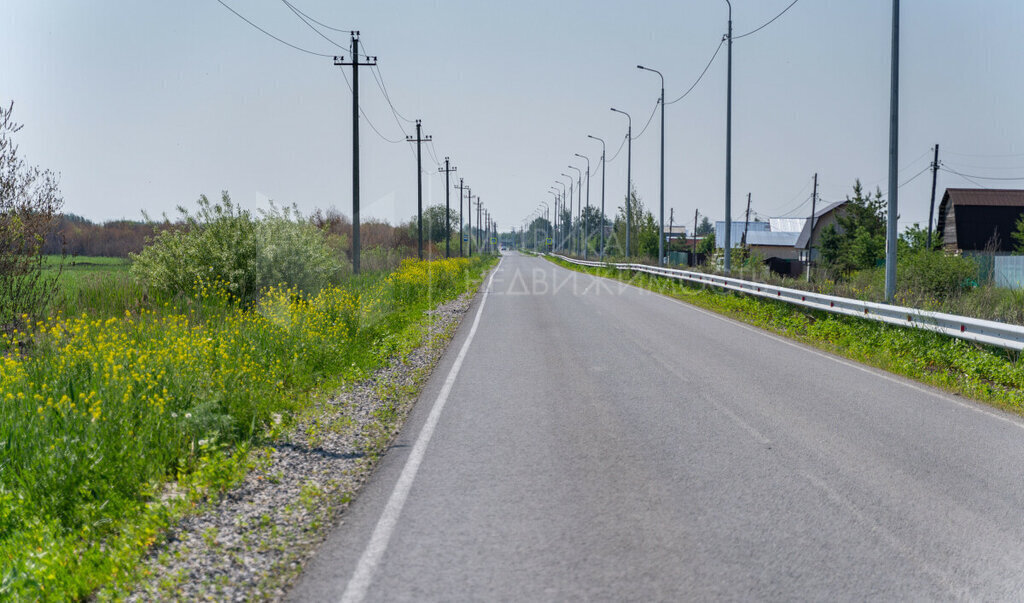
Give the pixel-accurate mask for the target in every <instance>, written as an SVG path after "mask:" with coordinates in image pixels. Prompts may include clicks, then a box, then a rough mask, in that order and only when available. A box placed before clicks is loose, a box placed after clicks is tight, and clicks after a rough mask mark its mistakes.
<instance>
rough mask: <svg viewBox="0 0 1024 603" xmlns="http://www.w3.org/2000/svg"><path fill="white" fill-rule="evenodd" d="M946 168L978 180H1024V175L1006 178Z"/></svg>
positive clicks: (959, 174) (964, 176) (958, 174)
mask: <svg viewBox="0 0 1024 603" xmlns="http://www.w3.org/2000/svg"><path fill="white" fill-rule="evenodd" d="M945 170H946V171H947V172H953V173H954V174H956V175H957V176H961V177H963V178H977V179H978V180H1024V176H1021V177H1019V178H1006V177H998V176H976V175H974V174H961V173H960V172H958V171H956V170H953V169H950V168H945Z"/></svg>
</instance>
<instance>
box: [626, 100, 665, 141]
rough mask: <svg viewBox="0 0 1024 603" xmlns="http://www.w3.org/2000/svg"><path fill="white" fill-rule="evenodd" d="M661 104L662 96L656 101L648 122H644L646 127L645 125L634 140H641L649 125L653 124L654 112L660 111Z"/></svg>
mask: <svg viewBox="0 0 1024 603" xmlns="http://www.w3.org/2000/svg"><path fill="white" fill-rule="evenodd" d="M660 104H661V99H660V98H659V99H658V100H656V101H654V109H653V110H652V111H651V116H650V117H648V118H647V123H646V124H644V127H643V129H642V130H640V133H639V134H637V135H636V136H634V137H633V140H639V139H640V137H641V136H643V135H644V132H646V131H647V126H649V125H651V121H652V120H653V119H654V114H655V113H657V112H658V105H660Z"/></svg>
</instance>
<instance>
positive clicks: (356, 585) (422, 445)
mask: <svg viewBox="0 0 1024 603" xmlns="http://www.w3.org/2000/svg"><path fill="white" fill-rule="evenodd" d="M502 261H504V258H502V259H501V260H498V265H497V267H495V269H494V272H492V273H491V278H490V279H489V280H488V281H487V288H486V289H485V290H484V295H483V297H482V298H481V299H480V306H479V307H478V308H477V311H476V317H475V318H474V319H473V326H472V328H470V330H469V335H467V336H466V341H464V342H463V343H462V348H461V349H460V350H459V355H458V356H457V357H456V358H455V362H454V363H453V364H452V368H451V370H449V371H448V376H447V377H446V378H445V380H444V385H443V386H442V387H441V391H440V392H439V393H438V394H437V398H436V399H435V400H434V406H433V408H431V409H430V414H429V415H428V416H427V420H426V422H425V423H424V424H423V427H422V428H421V429H420V435H419V436H418V437H417V438H416V443H415V444H414V445H413V448H412V451H411V452H410V453H409V458H407V459H406V461H405V466H404V467H403V468H402V473H401V475H399V476H398V481H397V482H396V483H395V488H394V490H392V491H391V496H390V497H388V503H387V505H386V506H385V507H384V512H383V513H381V516H380V519H378V520H377V525H376V527H374V529H373V534H372V535H371V536H370V541H369V542H368V543H367V545H366V549H365V550H364V551H363V554H362V556H361V557H360V558H359V563H358V564H357V565H356V569H355V571H354V572H353V573H352V578H350V579H349V581H348V585H347V586H346V587H345V592H344V593H343V594H342V595H341V601H342V602H343V603H357V602H358V601H362V600H363V599H364V598H366V592H367V591H368V590H369V588H370V582H371V581H372V580H373V574H374V572H375V571H376V569H377V565H378V564H379V563H380V560H381V557H383V556H384V551H385V550H387V548H388V541H390V540H391V535H392V534H393V533H394V531H395V526H396V525H397V524H398V516H399V515H400V514H401V513H402V507H404V506H405V501H406V499H407V498H408V496H409V490H410V489H411V488H412V483H413V480H415V479H416V473H417V471H419V468H420V463H422V462H423V456H424V454H425V453H426V450H427V445H428V444H429V443H430V439H431V437H433V435H434V429H435V428H436V427H437V422H438V420H439V419H440V418H441V411H442V410H443V409H444V405H445V403H446V402H447V401H448V394H449V393H451V391H452V386H454V385H455V379H456V377H458V376H459V369H461V368H462V362H463V360H465V359H466V353H467V352H468V351H469V345H470V344H471V343H472V342H473V336H474V335H476V329H477V327H478V326H479V325H480V317H481V316H482V315H483V312H484V306H485V305H486V304H487V296H488V294H489V293H490V291H491V285H492V284H493V283H494V275H495V274H497V273H498V269H499V268H501V262H502Z"/></svg>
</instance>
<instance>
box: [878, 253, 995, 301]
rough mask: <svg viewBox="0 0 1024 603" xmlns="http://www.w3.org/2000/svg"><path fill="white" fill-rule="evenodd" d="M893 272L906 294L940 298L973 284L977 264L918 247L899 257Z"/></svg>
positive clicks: (966, 259)
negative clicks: (918, 248)
mask: <svg viewBox="0 0 1024 603" xmlns="http://www.w3.org/2000/svg"><path fill="white" fill-rule="evenodd" d="M897 274H898V277H899V279H898V280H899V284H900V288H902V289H906V290H907V291H908V297H911V296H912V297H930V298H934V299H938V300H942V299H946V298H947V297H950V296H953V295H957V294H959V293H960V292H962V291H964V290H965V289H968V288H971V287H973V286H975V285H977V282H976V279H977V278H978V265H977V264H976V263H975V262H974V260H971V259H969V258H965V257H960V256H954V255H947V254H945V253H942V252H937V251H931V252H929V251H924V250H921V251H915V252H910V253H906V254H904V255H903V256H902V257H900V259H899V263H898V266H897Z"/></svg>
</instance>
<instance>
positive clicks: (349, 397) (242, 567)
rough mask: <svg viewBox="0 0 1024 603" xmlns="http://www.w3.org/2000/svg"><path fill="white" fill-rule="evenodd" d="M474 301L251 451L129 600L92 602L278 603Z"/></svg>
mask: <svg viewBox="0 0 1024 603" xmlns="http://www.w3.org/2000/svg"><path fill="white" fill-rule="evenodd" d="M473 295H474V294H473V293H466V294H464V295H462V296H460V297H459V298H458V299H456V300H453V301H451V302H447V303H445V304H441V305H440V306H438V307H437V308H435V309H434V310H432V311H430V312H429V313H428V315H429V322H428V331H427V333H426V334H425V335H424V338H423V342H422V343H421V345H420V346H419V347H417V348H416V349H414V350H413V351H412V352H410V353H409V354H408V355H406V356H405V357H404V358H401V357H397V358H393V359H391V360H390V361H389V363H388V364H387V365H386V366H385V367H383V368H381V369H379V370H377V371H376V372H375V373H374V374H373V375H372V376H370V377H369V378H368V379H365V380H363V381H360V382H357V383H353V384H351V386H349V387H347V388H346V389H345V390H343V391H340V392H338V393H337V394H336V395H335V396H333V397H330V398H328V399H324V400H320V401H317V402H315V403H314V404H313V405H312V406H311V407H310V408H309V409H307V410H306V411H304V412H303V414H302V415H301V416H300V417H299V418H298V420H297V421H296V424H295V425H294V427H293V428H291V429H290V430H289V432H288V434H287V435H285V436H284V437H282V438H281V439H280V440H279V441H277V442H275V443H274V444H272V445H270V446H267V447H264V448H261V449H258V450H254V451H253V453H252V455H253V460H254V464H255V468H254V469H253V470H252V471H250V472H249V474H248V475H247V476H246V478H245V480H244V481H243V482H242V483H241V485H239V486H238V487H237V488H235V489H233V490H231V491H229V492H227V493H226V494H225V495H223V496H221V497H220V498H219V500H218V501H216V502H215V503H212V504H210V505H208V506H207V508H206V509H204V510H203V511H201V512H199V513H197V514H192V515H189V516H188V517H186V518H184V519H183V520H181V521H180V522H179V523H178V524H177V525H176V526H174V527H173V528H172V529H171V530H170V533H169V534H168V535H167V538H166V540H165V541H164V542H163V543H162V544H158V545H156V546H154V548H153V550H152V551H151V553H150V555H149V556H148V557H147V558H146V559H144V560H143V561H142V562H141V565H142V567H141V568H140V574H141V575H142V576H144V578H143V579H142V580H141V582H139V583H136V584H135V585H134V590H133V591H132V592H131V593H129V594H126V595H121V594H117V593H111V592H103V593H100V594H99V596H98V598H99V599H121V598H122V597H124V598H126V599H127V600H129V601H150V600H167V599H179V600H180V599H183V600H210V601H214V600H215V601H250V600H270V601H277V600H280V599H282V598H283V597H284V595H285V592H286V590H287V587H288V586H289V585H290V584H291V583H292V582H293V581H294V580H295V578H296V577H297V576H298V574H299V573H300V572H301V569H302V565H303V562H304V561H305V560H306V559H308V558H309V557H310V556H311V555H312V554H313V553H314V552H315V550H316V549H317V547H318V545H319V544H320V543H321V542H323V540H324V539H325V538H326V537H327V535H328V534H329V533H330V531H331V529H332V528H333V527H334V526H336V525H338V523H339V522H340V521H341V520H342V519H343V514H344V511H345V509H346V508H347V507H348V504H349V502H350V501H351V500H352V498H353V497H354V496H355V495H356V493H357V492H358V491H359V489H360V487H361V486H362V485H363V483H365V481H366V480H367V478H368V477H369V476H370V474H371V473H372V471H373V469H374V467H375V466H376V464H377V461H378V460H379V459H380V457H381V455H382V454H383V453H384V452H385V451H386V450H387V448H388V447H389V445H390V444H391V442H392V441H393V439H394V438H395V436H396V435H397V434H398V432H399V430H400V429H401V427H402V425H403V423H404V421H405V418H406V417H407V416H408V413H409V411H410V410H411V408H412V406H413V405H414V403H415V401H416V398H417V396H418V394H419V391H420V390H421V389H422V386H423V385H424V384H425V383H426V380H427V378H428V377H429V376H430V373H431V371H432V369H433V368H434V366H435V365H436V364H437V362H438V360H439V359H440V358H441V356H442V355H443V354H444V351H445V349H446V347H447V345H448V343H449V342H450V340H451V338H452V336H453V335H454V333H455V330H456V329H457V327H458V325H459V323H460V322H461V320H462V318H463V316H465V314H466V312H467V311H468V310H469V307H470V304H471V302H472V299H473Z"/></svg>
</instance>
